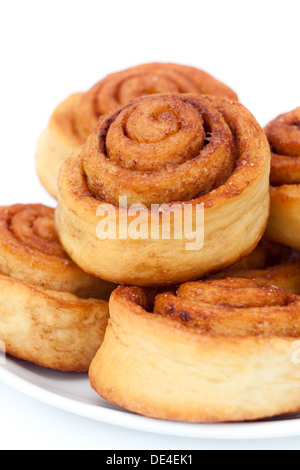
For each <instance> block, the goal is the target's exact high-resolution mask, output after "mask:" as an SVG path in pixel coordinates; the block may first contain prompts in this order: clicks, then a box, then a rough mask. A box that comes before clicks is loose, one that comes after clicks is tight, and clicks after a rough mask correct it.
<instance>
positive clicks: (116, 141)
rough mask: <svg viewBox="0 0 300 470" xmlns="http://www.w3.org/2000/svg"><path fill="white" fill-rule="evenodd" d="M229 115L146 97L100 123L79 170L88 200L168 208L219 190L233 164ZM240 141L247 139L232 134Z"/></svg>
mask: <svg viewBox="0 0 300 470" xmlns="http://www.w3.org/2000/svg"><path fill="white" fill-rule="evenodd" d="M224 107H226V109H227V111H229V112H228V115H226V111H225V112H223V113H222V112H220V110H219V109H218V106H216V103H215V102H214V101H212V100H211V99H209V98H208V97H204V96H203V97H201V96H199V95H187V96H183V95H157V96H153V97H145V98H142V99H140V100H138V101H136V102H134V103H133V104H131V105H128V106H125V107H124V108H123V109H121V110H119V111H117V112H116V113H112V114H109V115H107V116H105V117H103V118H102V119H101V120H100V122H99V124H98V127H97V128H96V129H95V131H94V132H93V133H92V135H91V136H90V137H89V139H88V141H87V144H86V146H85V147H84V149H83V151H82V154H81V155H82V160H83V169H84V172H85V174H86V177H87V181H88V185H89V188H90V190H91V192H92V193H93V195H94V196H95V197H96V198H98V199H101V200H105V201H106V202H108V203H110V204H114V205H116V206H118V204H119V196H127V197H128V202H129V203H130V204H135V203H142V204H145V205H146V206H147V207H149V206H150V205H151V204H162V203H171V202H174V201H189V200H192V199H195V198H199V197H201V196H203V195H206V194H207V193H209V192H211V191H213V190H214V189H216V188H217V187H219V186H221V185H223V184H224V183H225V182H226V180H227V179H228V178H229V176H230V175H231V174H232V172H233V170H234V168H235V166H236V163H237V160H239V159H240V160H241V161H243V164H244V165H245V164H247V162H248V161H249V154H248V152H246V151H245V150H244V149H241V152H240V153H239V149H238V148H237V145H236V141H235V137H234V135H233V132H234V129H232V127H231V121H230V110H231V103H230V102H228V103H224ZM236 132H237V133H238V134H239V136H238V137H239V138H242V137H247V135H246V133H247V130H246V129H245V128H242V126H241V127H240V128H238V129H237V130H236Z"/></svg>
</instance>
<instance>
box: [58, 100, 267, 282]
mask: <svg viewBox="0 0 300 470" xmlns="http://www.w3.org/2000/svg"><path fill="white" fill-rule="evenodd" d="M269 172H270V149H269V145H268V142H267V139H266V136H265V134H264V132H263V130H262V129H261V127H260V126H259V125H258V123H257V122H256V120H255V118H254V117H253V116H252V114H251V113H250V112H249V111H248V110H247V109H246V108H245V107H243V106H242V105H241V104H240V103H238V102H233V101H230V100H228V99H225V98H215V97H209V96H204V95H191V94H187V95H182V94H162V95H155V96H151V97H144V98H140V99H139V100H137V101H135V102H133V103H131V104H130V105H126V106H125V107H123V108H120V109H118V110H117V111H113V112H112V113H110V114H108V115H106V116H103V117H102V118H101V119H100V121H99V123H98V126H97V127H96V128H95V129H94V131H93V132H92V134H91V135H90V137H89V138H88V140H87V143H86V144H85V146H83V147H82V149H81V151H80V152H79V154H78V155H75V156H72V157H70V158H69V159H67V160H66V162H65V163H64V164H63V167H62V169H61V172H60V176H59V200H58V207H57V211H56V226H57V230H58V233H59V237H60V240H61V242H62V244H63V246H64V248H65V250H66V251H67V252H68V254H69V255H70V257H71V258H72V259H73V260H74V261H75V262H76V264H78V265H79V266H80V267H81V268H82V269H83V270H84V271H86V272H89V273H91V274H93V275H95V276H98V277H100V278H102V279H105V280H107V281H110V282H114V283H121V284H130V285H139V286H164V285H171V284H172V285H175V284H178V283H181V282H185V281H188V280H195V279H199V278H201V277H203V276H206V275H208V274H212V273H214V272H218V271H220V270H221V269H225V268H226V267H228V266H230V265H232V264H233V263H235V262H237V261H239V260H240V259H241V258H243V257H244V256H246V255H247V254H248V253H249V252H251V251H252V250H253V249H254V247H255V246H256V245H257V244H258V242H259V241H260V239H261V237H262V235H263V233H264V230H265V228H266V224H267V218H268V215H269Z"/></svg>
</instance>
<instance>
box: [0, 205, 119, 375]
mask: <svg viewBox="0 0 300 470" xmlns="http://www.w3.org/2000/svg"><path fill="white" fill-rule="evenodd" d="M112 290H113V286H111V285H110V284H108V283H106V282H104V281H101V280H99V279H96V278H94V277H93V276H90V275H89V274H86V273H84V272H83V271H82V270H81V269H79V268H78V267H77V266H76V265H75V264H74V263H73V261H71V260H70V258H69V257H68V255H67V254H66V253H65V252H64V250H63V249H62V247H61V245H60V243H59V241H58V238H57V233H56V230H55V228H54V210H53V209H51V208H49V207H45V206H43V205H38V204H36V205H32V204H28V205H14V206H11V207H2V208H0V301H1V307H0V340H1V341H3V342H4V343H5V348H6V351H7V353H8V354H10V355H13V356H16V357H18V358H20V359H24V360H27V361H30V362H34V363H36V364H38V365H41V366H44V367H48V368H52V369H58V370H62V371H78V372H81V371H87V370H88V367H89V365H90V362H91V360H92V358H93V356H94V354H95V353H96V351H97V349H98V348H99V346H100V345H101V343H102V340H103V337H104V332H105V328H106V325H107V321H108V302H107V301H108V298H109V295H110V293H111V291H112Z"/></svg>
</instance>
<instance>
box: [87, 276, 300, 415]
mask: <svg viewBox="0 0 300 470" xmlns="http://www.w3.org/2000/svg"><path fill="white" fill-rule="evenodd" d="M299 320H300V297H298V296H295V295H293V294H289V293H287V292H285V291H284V290H282V289H279V288H277V287H262V286H258V284H256V283H255V281H253V280H248V279H230V278H228V279H225V280H217V281H207V282H194V283H187V284H184V285H182V286H181V287H180V288H179V290H178V291H177V292H166V293H160V294H158V295H155V293H154V292H153V291H152V290H149V289H145V288H138V287H119V288H118V289H117V290H116V291H115V292H114V293H113V294H112V296H111V300H110V323H109V326H108V328H107V331H106V335H105V339H104V342H103V344H102V346H101V348H100V350H99V351H98V353H97V355H96V357H95V358H94V360H93V362H92V365H91V368H90V373H89V375H90V381H91V385H92V387H93V388H94V389H95V390H96V391H97V392H98V393H99V394H100V395H101V396H102V397H103V398H105V399H106V400H108V401H110V402H111V403H114V404H116V405H118V406H121V407H123V408H126V409H128V410H130V411H133V412H136V413H139V414H142V415H146V416H149V417H152V418H160V419H168V420H177V421H190V422H225V421H245V420H256V419H260V418H266V417H273V416H276V415H280V414H285V413H291V412H297V411H299V410H300V398H299V397H300V367H299V349H300V347H299V336H300V321H299ZM297 348H298V349H297Z"/></svg>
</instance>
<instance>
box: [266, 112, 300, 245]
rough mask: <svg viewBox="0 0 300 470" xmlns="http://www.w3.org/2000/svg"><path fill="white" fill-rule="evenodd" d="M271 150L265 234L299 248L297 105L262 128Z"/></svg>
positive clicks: (299, 118) (299, 119) (299, 115)
mask: <svg viewBox="0 0 300 470" xmlns="http://www.w3.org/2000/svg"><path fill="white" fill-rule="evenodd" d="M265 131H266V134H267V137H268V139H269V142H270V146H271V150H272V165H271V189H270V192H271V213H270V221H269V225H268V230H267V237H268V238H269V239H270V240H273V241H275V242H277V243H281V244H283V245H287V246H290V247H292V248H294V249H295V250H298V251H300V107H299V108H297V109H295V111H292V112H290V113H286V114H282V115H281V116H279V117H278V118H276V119H275V120H274V121H272V122H271V123H270V124H268V126H267V127H266V129H265Z"/></svg>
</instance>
